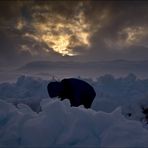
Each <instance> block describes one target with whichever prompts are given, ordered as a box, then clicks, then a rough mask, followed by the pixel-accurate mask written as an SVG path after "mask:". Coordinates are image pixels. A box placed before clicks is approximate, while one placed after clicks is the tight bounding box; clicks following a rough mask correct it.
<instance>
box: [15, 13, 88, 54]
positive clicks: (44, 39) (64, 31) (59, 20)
mask: <svg viewBox="0 0 148 148" xmlns="http://www.w3.org/2000/svg"><path fill="white" fill-rule="evenodd" d="M38 15H41V14H38V13H36V14H34V15H33V16H34V21H33V22H32V27H33V29H34V30H35V31H34V32H31V33H25V34H24V36H25V37H27V38H31V39H33V40H35V41H37V42H40V43H43V44H45V45H47V47H48V48H47V49H46V50H44V51H45V52H47V53H48V52H49V50H50V49H53V50H54V51H55V52H57V53H59V54H61V55H62V56H65V55H68V56H74V55H78V54H79V53H78V52H76V51H74V48H76V47H80V46H81V47H82V46H83V47H86V48H87V47H89V46H90V41H89V37H90V31H89V30H90V29H89V27H90V26H89V24H87V23H86V21H85V16H84V14H83V12H79V13H78V14H77V15H76V16H74V18H72V19H66V18H65V17H62V16H60V15H59V14H55V16H54V17H53V16H52V15H49V14H48V13H47V14H44V18H46V21H43V22H41V21H38V19H37V18H38V17H39V16H38ZM16 27H17V29H18V30H21V29H22V28H23V22H22V21H21V20H20V21H18V24H17V26H16ZM25 49H26V48H25Z"/></svg>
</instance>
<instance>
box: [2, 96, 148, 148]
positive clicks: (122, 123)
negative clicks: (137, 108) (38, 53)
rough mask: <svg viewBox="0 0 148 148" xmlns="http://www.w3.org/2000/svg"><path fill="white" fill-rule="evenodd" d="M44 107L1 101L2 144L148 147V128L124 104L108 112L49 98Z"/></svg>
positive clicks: (21, 145)
mask: <svg viewBox="0 0 148 148" xmlns="http://www.w3.org/2000/svg"><path fill="white" fill-rule="evenodd" d="M41 109H42V111H41V112H40V113H38V114H37V113H35V112H33V111H32V110H31V109H30V108H29V107H28V106H27V105H24V104H19V105H18V108H16V107H15V106H14V105H12V104H11V103H6V102H4V101H0V147H4V146H5V147H52V146H59V147H63V146H64V147H66V146H67V147H73V146H85V147H86V146H88V147H92V146H96V147H148V141H147V137H148V131H147V130H146V129H144V128H143V127H142V125H141V124H140V123H139V122H137V121H131V120H127V119H126V118H125V117H124V116H123V115H122V114H121V109H120V107H119V108H117V109H115V110H114V111H113V112H112V113H105V112H102V111H94V110H92V109H85V108H83V106H81V107H70V103H69V101H68V100H64V101H62V102H61V101H59V100H58V99H56V100H50V99H48V100H43V101H42V102H41Z"/></svg>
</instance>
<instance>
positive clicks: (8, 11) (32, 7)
mask: <svg viewBox="0 0 148 148" xmlns="http://www.w3.org/2000/svg"><path fill="white" fill-rule="evenodd" d="M147 14H148V9H147V2H144V1H141V2H140V1H132V2H131V1H126V2H124V1H118V2H115V1H107V2H105V1H90V0H86V1H84V0H81V1H66V0H62V1H44V2H43V1H33V0H32V1H20V0H17V1H13V2H8V1H6V2H2V3H0V32H2V33H1V38H2V40H1V42H2V44H1V46H0V57H1V61H2V58H3V60H4V61H5V60H6V59H8V58H9V57H10V59H11V58H12V59H13V60H14V61H16V59H18V61H19V60H25V59H26V60H27V59H30V60H33V59H67V60H69V57H70V56H73V57H71V59H72V60H78V59H79V60H99V59H101V60H102V59H117V58H126V59H127V58H132V59H136V58H138V59H143V58H144V57H146V56H145V53H146V52H147V51H146V50H145V49H147V47H148V44H147V37H148V29H147V28H148V23H147V20H148V15H147ZM3 36H4V38H3ZM135 51H136V52H135ZM132 52H133V53H132ZM134 53H140V54H139V56H138V54H137V55H136V56H135V55H134ZM62 56H64V57H62Z"/></svg>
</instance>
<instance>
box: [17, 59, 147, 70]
mask: <svg viewBox="0 0 148 148" xmlns="http://www.w3.org/2000/svg"><path fill="white" fill-rule="evenodd" d="M147 67H148V60H145V61H128V60H112V61H92V62H65V61H57V62H52V61H34V62H30V63H27V64H26V65H24V66H22V67H20V68H18V69H17V70H19V71H28V70H29V71H39V70H45V71H46V70H54V69H55V70H56V69H82V70H83V69H99V70H101V69H106V70H110V69H111V70H131V71H148V68H147Z"/></svg>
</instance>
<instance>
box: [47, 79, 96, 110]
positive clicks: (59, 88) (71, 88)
mask: <svg viewBox="0 0 148 148" xmlns="http://www.w3.org/2000/svg"><path fill="white" fill-rule="evenodd" d="M47 90H48V94H49V96H50V97H51V98H54V97H59V98H61V100H64V99H69V100H70V103H71V106H76V107H77V106H79V105H84V107H85V108H90V107H91V104H92V102H93V100H94V98H95V96H96V93H95V90H94V89H93V87H92V86H91V85H89V84H88V83H87V82H85V81H82V80H79V79H75V78H69V79H63V80H62V81H61V82H50V83H49V84H48V86H47Z"/></svg>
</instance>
